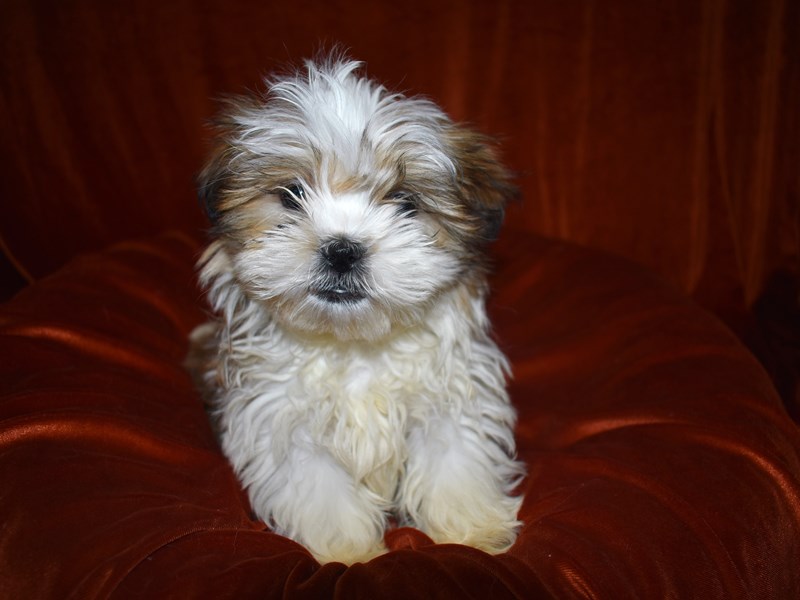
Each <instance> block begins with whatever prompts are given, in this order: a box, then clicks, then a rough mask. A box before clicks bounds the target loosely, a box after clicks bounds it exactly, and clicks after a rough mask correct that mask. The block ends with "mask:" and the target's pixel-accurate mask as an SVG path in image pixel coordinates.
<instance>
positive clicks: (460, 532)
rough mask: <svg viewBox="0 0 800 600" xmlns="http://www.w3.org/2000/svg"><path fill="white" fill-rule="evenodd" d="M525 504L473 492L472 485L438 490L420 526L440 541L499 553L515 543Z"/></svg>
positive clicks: (425, 511) (422, 512)
mask: <svg viewBox="0 0 800 600" xmlns="http://www.w3.org/2000/svg"><path fill="white" fill-rule="evenodd" d="M481 491H482V492H486V490H481ZM521 504H522V498H520V497H512V496H505V495H502V494H500V493H494V494H491V493H490V494H487V493H477V494H473V493H470V490H469V488H468V486H465V488H464V489H461V490H457V489H451V490H438V493H437V494H435V495H434V496H433V497H431V498H429V499H428V501H427V502H425V503H424V505H423V507H422V511H421V515H420V517H421V518H419V519H418V520H419V521H420V523H419V525H420V528H421V529H422V530H423V531H424V532H425V533H427V534H428V535H429V536H430V537H431V539H432V540H434V541H435V542H437V543H439V544H445V543H454V544H464V545H466V546H472V547H473V548H478V549H479V550H483V551H485V552H488V553H490V554H498V553H501V552H505V551H506V550H508V549H509V548H510V547H511V546H512V545H513V544H514V540H515V539H516V537H517V530H518V528H519V526H520V522H519V521H518V520H517V513H518V512H519V508H520V505H521Z"/></svg>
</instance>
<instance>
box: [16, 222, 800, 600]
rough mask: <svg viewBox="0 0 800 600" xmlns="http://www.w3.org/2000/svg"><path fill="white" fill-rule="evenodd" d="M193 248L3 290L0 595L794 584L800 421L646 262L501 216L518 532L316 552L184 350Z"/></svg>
mask: <svg viewBox="0 0 800 600" xmlns="http://www.w3.org/2000/svg"><path fill="white" fill-rule="evenodd" d="M196 252H197V247H196V245H195V244H194V243H193V242H192V241H191V240H189V239H188V238H186V237H183V236H179V235H171V236H163V237H161V238H158V239H154V240H150V241H147V242H139V243H129V244H124V245H122V246H117V247H115V248H113V249H111V250H108V251H106V252H104V253H102V254H99V255H94V256H88V257H84V258H81V259H79V260H77V261H74V262H72V263H70V264H69V265H68V266H67V267H65V268H64V269H62V270H61V271H60V272H58V273H57V274H55V275H53V276H52V277H50V278H48V279H46V280H44V281H42V282H40V283H38V284H37V285H35V286H33V287H31V288H29V289H27V290H26V291H25V292H24V293H23V294H22V295H20V296H18V297H17V298H16V299H15V300H14V301H12V302H11V303H9V304H7V305H5V306H4V307H2V309H0V334H2V336H1V337H0V339H1V340H2V342H1V344H2V345H0V386H1V387H0V419H2V429H0V482H2V484H1V487H0V515H2V529H0V531H2V534H1V535H0V556H1V557H2V558H0V569H1V570H2V571H1V572H0V596H2V597H8V598H31V597H58V598H62V597H67V596H70V597H75V598H91V597H107V596H109V595H114V596H115V597H127V596H131V597H149V598H157V597H158V598H160V597H168V596H170V594H172V595H173V596H174V597H207V598H226V597H230V598H234V597H235V598H242V597H259V598H268V597H278V596H280V597H289V598H318V597H329V596H338V597H363V598H394V597H397V598H408V597H413V596H417V597H439V598H468V597H472V598H493V597H496V598H504V597H521V598H544V597H558V598H569V597H596V598H610V599H618V598H627V597H637V598H665V597H680V598H685V597H698V598H773V599H774V598H792V597H798V596H799V595H800V570H798V565H800V541H798V540H800V487H799V486H798V481H799V480H800V458H799V457H798V449H800V435H798V430H797V428H796V426H795V425H794V424H793V423H792V422H791V421H790V420H789V419H788V417H786V415H785V414H784V413H783V412H782V409H781V407H780V402H779V401H778V398H777V397H776V395H775V392H774V390H773V388H772V387H771V385H770V383H769V381H768V379H767V377H766V376H765V374H764V373H763V372H762V370H761V368H760V367H759V366H758V364H757V363H756V362H755V360H754V359H753V358H751V356H750V355H749V354H748V353H747V352H746V351H745V350H744V349H743V348H742V347H741V346H740V344H739V343H738V342H737V341H736V339H735V338H734V337H733V336H732V335H731V334H730V333H729V332H728V331H727V330H726V329H725V328H723V327H722V326H721V325H720V324H719V323H718V322H717V321H716V320H715V319H714V318H713V317H710V316H709V315H708V314H706V313H704V312H702V311H700V310H699V309H697V308H696V307H695V306H693V305H692V304H691V303H689V302H688V301H686V300H684V299H683V298H682V297H680V296H678V295H676V294H675V293H673V292H672V291H671V290H669V289H667V288H666V287H664V286H663V285H662V284H660V283H659V282H658V281H656V280H654V279H653V278H651V277H650V276H649V275H647V274H646V273H644V272H642V271H640V270H639V269H638V268H636V267H633V266H631V265H629V264H628V263H624V262H621V261H618V260H615V259H611V258H608V257H606V256H602V255H599V254H595V253H592V252H590V251H586V250H581V249H578V248H576V247H573V246H569V245H565V244H561V243H553V242H544V241H541V240H537V239H525V238H523V237H518V236H517V237H514V236H508V235H507V236H506V237H505V238H504V239H503V240H501V242H500V243H499V244H498V246H497V247H496V256H497V273H496V276H495V278H494V287H495V289H494V294H493V299H492V312H493V314H494V318H495V321H494V322H495V326H496V330H497V334H498V337H499V338H500V340H501V343H502V345H503V347H504V348H505V349H506V351H507V352H508V354H509V355H510V357H511V358H512V361H513V364H514V371H515V379H514V381H513V383H512V389H511V391H512V397H513V399H514V402H515V403H516V405H517V407H518V409H519V413H520V423H519V431H518V440H519V450H520V455H521V456H522V458H524V459H525V460H526V462H527V464H528V468H529V475H528V478H527V480H526V481H525V483H524V490H525V493H526V498H525V503H524V507H523V509H522V518H523V520H524V527H523V529H522V532H521V534H520V537H519V540H518V542H517V544H516V545H515V546H514V547H513V548H512V549H511V551H510V552H509V553H508V554H506V555H502V556H496V557H491V556H488V555H486V554H483V553H481V552H479V551H477V550H473V549H470V548H465V547H459V546H452V545H449V546H448V545H442V546H436V545H433V544H431V543H430V541H429V540H428V539H427V538H425V536H424V535H422V534H421V533H419V532H417V531H415V530H411V529H400V530H395V531H392V532H390V533H389V534H388V535H387V542H388V544H389V546H390V547H391V548H393V549H394V551H392V552H390V553H389V554H387V555H385V556H382V557H379V558H377V559H375V560H373V561H372V562H370V563H368V564H366V565H355V566H353V567H351V568H349V569H348V568H345V567H344V566H343V565H339V564H329V565H326V566H324V567H320V566H319V565H318V564H317V563H316V562H315V561H314V560H313V558H311V556H310V555H309V554H308V553H307V552H306V551H305V550H304V549H303V548H302V547H301V546H299V545H297V544H295V543H294V542H292V541H289V540H287V539H284V538H281V537H279V536H276V535H274V534H271V533H269V532H268V531H266V530H265V529H264V527H263V525H262V524H261V523H258V522H256V521H254V520H252V519H251V518H250V517H249V512H248V509H247V506H246V499H245V497H244V495H243V494H242V492H241V491H240V490H239V487H238V484H237V482H236V480H235V478H234V476H233V474H232V472H231V470H230V469H229V467H228V465H227V463H226V461H225V459H224V458H223V457H222V456H221V455H220V454H219V452H218V451H217V449H216V446H215V442H214V439H213V437H212V434H211V431H210V429H209V427H208V424H207V422H206V418H205V415H204V413H203V410H202V407H201V404H200V401H199V399H198V397H197V395H196V394H195V393H194V391H193V390H192V388H191V385H190V382H189V380H188V377H187V376H186V374H185V373H184V371H183V370H182V368H181V361H182V359H183V356H184V353H185V351H186V335H187V333H188V332H189V331H190V329H191V328H192V326H193V325H194V324H196V323H197V322H199V321H200V320H201V319H202V318H203V312H202V308H201V307H202V301H201V297H200V294H199V293H198V292H197V291H196V288H195V287H194V283H193V267H192V265H193V262H194V259H195V256H196Z"/></svg>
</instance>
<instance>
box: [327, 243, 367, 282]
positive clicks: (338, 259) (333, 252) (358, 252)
mask: <svg viewBox="0 0 800 600" xmlns="http://www.w3.org/2000/svg"><path fill="white" fill-rule="evenodd" d="M364 253H365V249H364V246H362V245H361V244H359V243H358V242H354V241H352V240H348V239H347V238H334V239H332V240H330V241H328V242H326V243H325V244H324V245H323V246H322V248H320V254H322V258H324V259H325V262H326V263H327V264H328V266H329V267H330V268H331V269H333V270H334V271H336V272H337V273H340V274H342V275H344V274H345V273H347V272H348V271H351V270H352V269H353V267H355V266H356V264H358V261H360V260H361V259H362V258H363V257H364Z"/></svg>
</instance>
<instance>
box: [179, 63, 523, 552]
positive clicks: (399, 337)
mask: <svg viewBox="0 0 800 600" xmlns="http://www.w3.org/2000/svg"><path fill="white" fill-rule="evenodd" d="M357 66H358V65H357V63H352V62H338V63H334V62H332V63H331V64H328V65H316V64H314V63H309V64H308V65H307V71H308V75H307V76H306V77H305V78H301V77H300V76H297V77H296V78H288V79H283V80H278V81H275V82H272V84H271V101H270V102H267V103H266V104H265V105H264V107H262V108H261V109H259V110H256V109H247V110H244V111H240V112H239V113H237V115H236V117H235V118H236V119H237V123H238V127H239V128H238V133H237V136H238V137H237V138H236V144H237V148H238V151H239V152H241V153H246V154H247V161H246V164H247V165H248V167H247V168H250V166H251V165H252V167H253V169H254V171H257V167H256V165H257V161H259V160H261V161H266V162H265V164H266V163H268V162H269V161H273V160H285V159H286V157H287V156H288V157H290V158H291V159H292V160H296V161H298V164H313V165H315V169H316V172H314V173H313V175H312V176H311V177H309V175H308V174H307V173H305V174H304V173H298V174H297V176H296V180H295V181H296V182H299V183H300V184H302V185H303V188H304V191H305V196H304V197H303V198H300V199H299V200H300V201H301V202H300V203H301V205H302V209H301V210H295V211H290V210H287V209H286V208H285V207H284V206H282V205H281V204H280V202H279V201H277V199H276V198H277V196H276V193H275V192H272V191H269V192H268V193H265V195H264V197H263V198H261V197H259V198H254V199H253V200H252V202H250V201H248V203H247V205H246V206H247V208H246V210H247V211H249V213H248V214H247V218H248V219H250V221H251V222H252V219H253V215H254V214H255V215H256V220H257V221H258V220H259V219H261V218H263V229H261V228H259V232H258V233H257V234H255V235H253V236H252V237H251V238H250V239H248V240H246V241H245V242H241V241H233V240H234V238H235V236H228V237H226V236H225V235H222V236H221V237H220V239H218V240H217V241H215V242H213V243H212V244H211V245H210V247H209V248H208V250H207V251H206V253H205V255H204V257H203V258H202V259H201V265H202V272H201V279H202V282H203V284H204V286H205V287H206V288H207V289H208V294H209V300H210V302H211V304H212V307H213V309H214V311H215V312H216V313H217V315H218V318H216V319H214V320H212V321H210V322H209V323H207V324H205V325H202V326H200V327H198V328H197V329H196V330H195V332H194V333H193V334H192V345H193V350H192V357H191V359H190V363H191V364H192V366H193V368H194V370H195V374H196V376H197V377H198V379H199V380H200V382H201V386H202V387H203V389H204V390H205V392H206V394H207V396H208V397H209V399H210V403H211V406H212V413H213V417H214V419H215V422H216V425H217V428H218V431H219V434H220V441H221V445H222V449H223V451H224V453H225V454H226V456H227V457H228V458H229V459H230V461H231V463H232V464H233V467H234V469H235V471H236V473H237V474H238V476H239V477H240V478H241V480H242V483H243V484H244V486H245V487H246V488H247V490H248V493H249V496H250V500H251V503H252V506H253V509H254V510H255V512H256V513H257V514H258V515H259V516H260V517H261V518H263V519H264V520H265V521H266V522H267V523H269V524H270V526H272V527H273V528H274V529H275V530H276V531H277V532H279V533H281V534H284V535H287V536H289V537H291V538H293V539H295V540H297V541H299V542H300V543H302V544H305V545H306V546H307V547H308V548H309V549H310V550H311V551H312V552H313V553H314V555H315V556H316V557H317V558H318V559H319V560H321V561H342V562H345V563H352V562H355V561H359V560H366V559H368V558H370V557H372V556H374V555H377V554H379V553H381V552H382V551H384V550H385V548H384V546H383V532H384V529H385V527H386V525H387V519H388V517H389V515H391V514H395V515H397V516H398V517H399V519H400V520H401V522H403V523H407V524H410V525H415V526H417V527H419V528H421V529H422V530H423V531H425V532H426V533H428V534H429V535H430V536H431V537H432V538H433V539H434V540H435V541H437V542H456V543H464V544H469V545H473V546H476V547H478V548H482V549H485V550H487V551H492V552H498V551H502V550H504V549H506V548H508V547H509V546H510V545H511V543H512V542H513V540H514V537H515V530H516V528H517V526H518V522H517V520H516V515H517V511H518V509H519V505H520V502H521V499H520V498H519V497H515V496H513V495H512V491H513V488H514V487H515V486H516V484H517V482H518V480H519V477H520V476H521V473H522V469H521V465H520V464H519V463H517V462H516V461H515V460H514V459H513V458H512V457H513V452H514V439H513V434H512V429H513V425H514V419H515V417H514V412H513V409H512V408H511V405H510V403H509V400H508V397H507V394H506V392H505V386H504V384H505V373H504V372H505V371H506V370H507V368H508V365H507V362H506V360H505V358H504V356H503V355H502V353H501V352H500V351H499V349H498V348H497V346H496V345H495V344H494V342H493V341H492V340H491V338H490V337H489V335H488V333H487V331H488V320H487V317H486V312H485V308H484V295H485V283H484V282H483V277H482V275H479V274H476V273H477V271H476V273H472V272H471V269H472V267H473V265H472V264H471V262H470V260H471V259H467V258H465V256H467V255H468V253H466V252H462V251H461V249H460V247H459V245H458V241H453V240H452V239H449V238H448V240H444V241H443V240H442V238H441V237H440V236H441V227H442V219H445V218H447V215H444V216H442V215H434V214H433V213H432V212H428V211H423V210H420V212H419V214H417V215H415V216H413V217H408V216H404V215H402V214H401V213H399V212H398V210H397V207H396V205H395V204H393V203H392V202H391V201H384V202H376V201H375V198H374V194H373V193H372V190H374V189H377V188H378V187H380V185H381V183H382V178H383V179H386V178H389V177H393V176H395V173H394V172H391V173H388V172H387V173H384V172H383V170H385V169H386V167H385V164H384V163H385V161H383V162H382V161H381V160H378V159H376V157H377V156H381V155H383V156H386V155H387V154H388V155H389V156H391V155H392V154H391V153H392V152H393V151H394V149H396V148H400V149H401V151H402V157H403V160H406V161H410V162H409V163H408V164H410V165H412V166H413V168H414V169H415V170H417V171H420V172H424V173H427V174H430V176H431V177H434V178H436V179H437V180H441V181H442V182H443V184H442V185H443V186H446V185H451V182H452V180H453V178H454V177H455V176H456V175H457V169H458V167H457V166H456V164H455V162H454V161H453V160H452V159H451V157H450V156H448V154H447V144H446V142H445V141H444V139H443V137H442V134H441V128H442V127H443V126H445V125H447V124H448V123H449V121H448V120H447V119H446V117H445V116H444V115H443V114H442V113H441V112H440V111H439V110H438V109H437V108H436V107H435V106H434V105H432V104H431V103H429V102H427V101H423V100H415V99H408V98H404V97H401V96H397V95H391V94H387V93H386V91H385V90H384V89H383V88H382V87H380V86H377V85H376V84H374V83H373V82H371V81H369V80H366V79H363V78H359V77H357V76H356V75H355V74H354V70H355V68H356V67H357ZM365 141H366V142H365ZM311 147H313V148H315V149H316V150H317V153H316V154H315V156H314V159H313V160H312V159H311V158H310V157H309V156H308V154H309V148H311ZM242 157H243V154H242V155H240V156H239V158H242ZM382 169H383V170H382ZM390 170H391V169H390ZM354 175H357V176H359V177H362V179H363V180H364V181H365V182H368V184H370V185H372V186H373V187H370V185H366V186H361V187H354V188H353V189H346V190H345V191H337V190H338V189H339V186H337V182H339V181H341V180H342V179H343V178H346V177H351V178H352V177H353V176H354ZM426 176H427V175H426ZM306 178H308V179H306ZM288 183H289V182H287V184H288ZM435 200H436V199H435V198H425V199H424V201H425V202H430V203H433V202H435ZM243 206H244V205H243ZM242 210H243V208H242V207H234V208H232V209H231V210H230V211H229V212H228V213H227V214H226V216H225V218H226V219H227V221H226V225H225V226H227V227H228V228H229V229H231V230H235V228H236V227H237V226H238V223H239V222H242V219H243V218H244V213H243V212H242ZM443 210H444V209H443ZM237 219H239V220H238V221H237ZM223 230H224V227H223ZM251 230H252V226H250V229H248V231H251ZM334 237H346V238H348V239H351V240H355V241H358V242H359V243H361V244H363V246H364V247H365V248H366V249H367V254H366V257H365V258H364V261H363V264H362V265H361V268H360V269H359V270H358V272H357V273H355V274H351V275H348V279H347V284H348V285H351V284H352V285H353V286H356V287H357V288H358V289H359V290H360V291H362V292H363V293H364V294H365V298H364V299H361V300H358V301H356V302H343V303H333V302H329V301H326V300H324V299H322V298H320V297H317V296H316V295H315V294H314V293H313V290H314V289H318V288H319V287H320V286H326V285H327V286H329V285H332V284H331V283H330V280H331V278H332V277H333V276H332V274H331V273H329V272H328V271H329V270H326V268H325V265H324V264H323V261H321V259H320V254H319V252H320V247H321V245H322V244H324V243H325V242H326V240H330V239H331V238H334ZM236 239H238V238H236ZM337 281H338V279H337Z"/></svg>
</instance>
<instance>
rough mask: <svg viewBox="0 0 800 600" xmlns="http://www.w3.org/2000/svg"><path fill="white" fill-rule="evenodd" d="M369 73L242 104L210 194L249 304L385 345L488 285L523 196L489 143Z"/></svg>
mask: <svg viewBox="0 0 800 600" xmlns="http://www.w3.org/2000/svg"><path fill="white" fill-rule="evenodd" d="M358 66H359V64H358V63H355V62H347V61H338V62H337V61H334V60H330V61H328V62H326V63H323V64H315V63H307V66H306V71H305V72H304V73H302V74H298V75H296V76H294V77H289V78H284V79H279V80H276V81H273V82H270V83H269V93H268V95H267V96H266V98H264V99H261V100H255V99H238V100H236V101H234V102H232V103H231V105H230V110H229V111H228V113H227V115H226V116H225V117H224V118H223V119H222V121H221V122H220V138H219V146H218V148H217V150H216V152H215V154H214V155H213V156H212V159H211V161H210V162H209V164H208V165H207V167H206V168H205V170H204V172H203V174H202V175H201V180H200V184H201V187H200V189H201V195H202V197H203V198H204V199H205V201H206V204H207V206H208V208H209V214H210V216H211V218H212V221H213V222H214V226H215V231H216V233H217V234H218V235H219V236H220V238H221V240H222V241H223V243H224V249H225V252H226V253H227V254H228V257H229V259H230V264H231V265H232V269H233V270H234V276H235V280H236V282H237V284H238V285H239V286H241V288H242V289H243V290H244V291H245V293H246V295H247V296H248V298H249V299H250V300H252V301H256V302H260V303H263V304H264V305H265V306H266V307H267V308H268V309H269V310H270V312H271V313H272V314H273V315H274V317H275V318H277V319H278V320H280V321H281V322H282V324H283V325H285V326H287V327H290V328H292V329H295V330H299V331H304V332H308V333H313V334H324V335H330V334H332V335H335V336H336V337H337V338H340V339H364V340H375V339H378V338H381V337H383V336H385V335H387V334H389V333H390V332H391V331H392V330H393V329H396V328H402V327H407V326H409V325H412V324H414V323H418V322H419V321H420V320H422V319H423V318H424V315H425V313H426V311H427V310H428V309H429V308H430V306H431V305H432V304H433V303H435V302H436V300H437V298H438V297H439V296H440V295H441V294H442V293H444V292H445V291H447V290H449V289H451V288H452V287H453V286H455V285H460V284H463V283H469V282H470V281H473V282H474V281H479V280H480V279H479V278H480V277H482V270H481V269H482V267H481V262H482V261H481V257H482V250H483V246H484V244H485V242H486V241H487V240H488V239H491V238H493V237H494V235H495V234H496V230H497V228H498V226H499V224H500V221H501V220H502V211H503V205H504V203H505V201H506V199H507V197H508V196H509V195H510V194H511V193H512V192H513V188H512V186H511V185H510V183H509V180H508V175H507V172H506V171H505V170H504V169H503V167H502V166H501V165H500V164H498V163H497V162H496V160H495V158H494V155H493V153H492V152H491V150H490V149H489V147H488V146H487V145H486V143H485V140H484V139H483V138H482V137H481V136H479V135H477V134H474V133H472V132H469V131H468V130H465V129H463V128H460V127H458V126H456V125H454V124H453V123H452V122H451V121H450V120H449V119H448V118H447V117H446V116H445V115H444V114H443V113H442V112H441V111H440V110H439V109H438V108H437V107H436V106H435V105H433V104H432V103H430V102H428V101H425V100H420V99H414V98H406V97H403V96H399V95H393V94H389V93H388V92H387V91H386V90H385V89H384V88H383V87H381V86H379V85H377V84H375V83H374V82H372V81H369V80H367V79H364V78H361V77H358V76H357V75H356V74H355V72H354V71H355V70H356V69H357V68H358Z"/></svg>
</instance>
